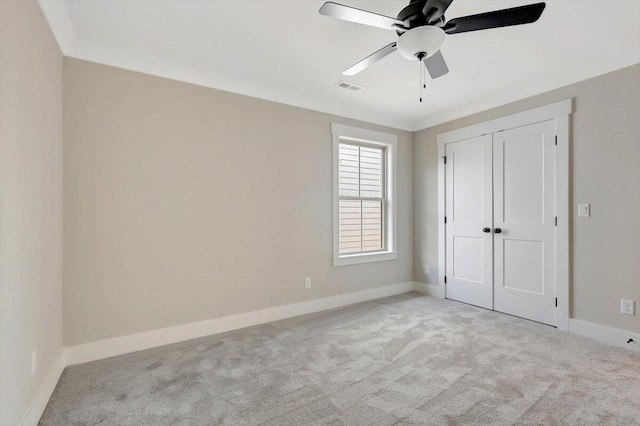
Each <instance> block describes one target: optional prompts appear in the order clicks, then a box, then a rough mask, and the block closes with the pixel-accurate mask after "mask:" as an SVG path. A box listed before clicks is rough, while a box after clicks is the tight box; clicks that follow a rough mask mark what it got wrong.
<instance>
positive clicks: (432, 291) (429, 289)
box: [415, 282, 444, 299]
mask: <svg viewBox="0 0 640 426" xmlns="http://www.w3.org/2000/svg"><path fill="white" fill-rule="evenodd" d="M415 290H416V291H417V292H419V293H423V294H427V295H429V296H433V297H437V298H440V299H444V287H443V286H441V285H434V284H426V283H418V282H416V283H415Z"/></svg>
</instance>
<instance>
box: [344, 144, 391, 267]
mask: <svg viewBox="0 0 640 426" xmlns="http://www.w3.org/2000/svg"><path fill="white" fill-rule="evenodd" d="M338 161H339V168H338V192H339V193H338V240H339V241H338V247H339V253H340V254H341V255H342V254H357V253H368V252H377V251H382V250H385V241H384V240H385V232H384V229H385V226H384V221H385V209H386V199H385V189H386V184H385V164H384V163H385V148H384V147H378V146H369V145H366V144H359V143H355V142H345V141H342V140H341V141H340V143H339V156H338Z"/></svg>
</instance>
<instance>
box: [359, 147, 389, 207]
mask: <svg viewBox="0 0 640 426" xmlns="http://www.w3.org/2000/svg"><path fill="white" fill-rule="evenodd" d="M383 152H384V150H383V149H381V148H369V147H365V146H361V147H360V196H361V197H371V198H382V178H383V173H382V170H383V169H382V167H383V165H382V161H383Z"/></svg>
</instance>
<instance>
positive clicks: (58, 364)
mask: <svg viewBox="0 0 640 426" xmlns="http://www.w3.org/2000/svg"><path fill="white" fill-rule="evenodd" d="M66 366H67V363H66V359H65V350H64V348H63V349H60V352H58V356H57V357H56V359H55V361H53V364H52V365H51V367H50V368H49V371H48V372H47V375H46V376H45V378H44V380H43V381H42V384H41V385H40V387H39V388H38V392H37V393H36V395H35V396H34V397H33V400H31V404H30V405H29V408H28V409H27V412H26V413H25V414H24V416H23V417H22V420H21V421H20V425H24V426H31V425H37V424H38V422H39V421H40V417H42V413H44V410H45V408H47V404H48V403H49V399H50V398H51V395H52V394H53V391H54V389H55V388H56V385H57V384H58V380H60V376H62V372H63V371H64V368H65V367H66Z"/></svg>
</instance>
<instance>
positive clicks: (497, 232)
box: [493, 228, 502, 234]
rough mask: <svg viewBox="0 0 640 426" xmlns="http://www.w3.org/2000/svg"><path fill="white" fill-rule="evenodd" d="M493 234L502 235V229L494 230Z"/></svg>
mask: <svg viewBox="0 0 640 426" xmlns="http://www.w3.org/2000/svg"><path fill="white" fill-rule="evenodd" d="M493 232H495V233H496V234H499V233H501V232H502V229H500V228H496V229H494V230H493Z"/></svg>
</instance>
